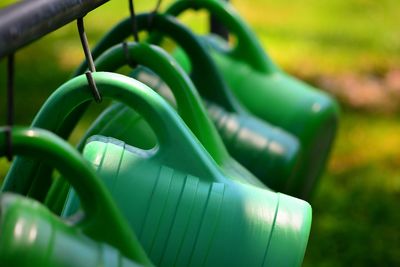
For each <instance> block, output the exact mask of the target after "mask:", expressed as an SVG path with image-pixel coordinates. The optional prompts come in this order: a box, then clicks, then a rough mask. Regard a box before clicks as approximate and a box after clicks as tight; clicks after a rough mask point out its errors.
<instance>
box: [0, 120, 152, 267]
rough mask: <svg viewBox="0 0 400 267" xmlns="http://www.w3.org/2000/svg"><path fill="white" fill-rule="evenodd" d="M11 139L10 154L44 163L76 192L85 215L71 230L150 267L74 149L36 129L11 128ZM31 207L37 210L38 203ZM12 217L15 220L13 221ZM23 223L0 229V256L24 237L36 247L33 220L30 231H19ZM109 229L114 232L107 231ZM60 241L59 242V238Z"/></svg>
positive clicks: (0, 144)
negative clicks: (53, 168) (54, 169)
mask: <svg viewBox="0 0 400 267" xmlns="http://www.w3.org/2000/svg"><path fill="white" fill-rule="evenodd" d="M6 131H7V129H6V128H4V127H0V156H4V153H5V152H4V151H6V144H7V141H6V140H7V138H6ZM11 140H12V149H13V153H15V154H18V155H23V156H26V157H31V158H35V159H41V160H46V162H47V163H48V164H51V165H52V166H54V167H56V168H57V169H58V170H59V171H60V173H61V174H63V175H64V177H65V178H66V179H67V180H68V182H69V183H70V184H71V186H72V187H73V188H74V189H75V190H76V192H77V195H78V196H79V199H80V201H81V203H82V208H83V211H84V216H83V217H82V219H81V220H80V221H77V222H75V223H74V227H73V228H74V230H73V231H75V232H80V233H81V234H85V235H87V236H88V237H90V238H92V239H94V240H96V241H99V242H105V243H108V244H110V245H112V246H114V247H115V248H117V249H119V250H120V251H121V253H123V254H124V255H125V256H126V257H129V258H131V259H133V260H136V261H137V262H139V263H142V264H145V265H151V264H150V261H149V260H148V258H147V256H146V254H145V253H144V252H143V250H142V248H141V246H140V244H139V242H138V241H137V238H136V236H135V235H134V233H133V232H132V230H131V229H130V227H129V226H128V224H127V223H126V221H125V220H124V218H123V216H122V214H121V213H120V211H119V210H118V208H117V207H116V206H115V203H114V202H113V200H112V198H111V197H110V195H109V192H108V191H107V189H106V188H105V186H104V185H103V184H102V183H101V182H100V180H99V179H98V178H97V175H96V173H95V172H94V169H93V168H92V167H91V166H90V165H89V164H88V163H87V162H86V161H85V159H83V158H82V156H81V155H80V154H79V153H78V152H77V151H76V150H75V149H74V148H72V147H71V146H70V145H69V144H68V143H66V142H65V141H64V140H62V139H60V138H59V137H57V136H56V135H54V134H52V133H50V132H48V131H45V130H39V129H35V128H22V127H14V128H13V129H12V131H11ZM7 203H8V202H7V201H5V202H2V204H6V206H4V205H2V206H1V213H0V219H1V221H0V222H1V223H4V217H3V215H4V214H5V213H7V212H6V211H7V205H8V204H7ZM18 203H19V201H17V204H16V205H17V206H18V205H19V204H18ZM24 203H25V201H22V202H21V203H20V204H21V205H22V206H23V205H25V204H26V203H25V204H24ZM34 206H36V207H37V206H38V204H35V205H34ZM38 209H39V210H38V214H39V216H41V215H40V213H41V211H40V210H41V208H38ZM22 212H24V211H22ZM34 213H35V212H33V214H32V215H34ZM38 214H37V215H38ZM9 216H11V220H15V219H17V217H18V216H19V215H18V212H16V213H12V212H11V214H9ZM13 216H17V217H14V218H13ZM28 217H29V216H28ZM47 218H48V217H47ZM48 219H49V218H48ZM53 220H54V219H53ZM25 222H26V223H28V222H29V220H26V221H25V220H22V221H19V224H20V226H19V227H20V230H18V229H16V231H12V230H10V229H8V230H4V231H3V229H2V231H1V235H0V248H1V249H0V255H5V254H7V251H6V250H9V251H12V250H13V247H14V245H15V246H16V247H17V246H19V245H20V244H19V243H18V242H19V241H20V239H19V238H21V239H22V240H25V241H26V238H28V239H29V238H30V239H31V240H30V241H31V243H28V244H27V245H29V246H30V247H32V246H34V245H35V244H34V241H35V238H36V236H35V233H34V232H32V231H35V229H36V228H34V227H35V225H36V221H35V220H32V221H30V222H29V223H30V225H31V226H32V228H31V231H30V232H22V228H21V227H24V226H27V225H24V223H25ZM15 223H18V221H15ZM39 225H40V223H39V224H37V226H39ZM8 227H17V226H15V225H14V224H13V223H11V224H8ZM69 228H71V229H72V226H69ZM26 229H29V228H26ZM39 229H40V230H41V228H38V229H37V230H39ZM56 229H57V226H56V225H53V230H54V231H56ZM109 229H113V230H112V231H109ZM71 231H72V230H71ZM22 235H23V236H22ZM12 236H14V238H12ZM32 236H33V237H32ZM60 238H61V239H62V237H60ZM45 239H46V241H47V242H50V239H51V236H47V238H46V237H45ZM5 240H8V241H9V242H11V243H3V241H4V242H6V241H5ZM63 242H68V240H64V241H63ZM49 245H50V246H49ZM46 246H47V247H48V248H51V242H50V243H49V244H46ZM46 252H47V251H46ZM3 253H4V254H3ZM70 256H75V255H70ZM0 259H1V258H0Z"/></svg>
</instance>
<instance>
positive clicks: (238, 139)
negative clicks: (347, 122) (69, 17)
mask: <svg viewBox="0 0 400 267" xmlns="http://www.w3.org/2000/svg"><path fill="white" fill-rule="evenodd" d="M148 19H149V18H148V15H146V14H140V15H138V16H137V22H138V30H139V31H140V30H144V29H147V30H148V27H149V26H148V23H147V22H148ZM130 27H131V25H130V20H129V19H126V20H124V21H122V22H121V23H119V24H118V25H117V26H115V27H114V28H113V29H112V30H111V31H110V32H108V33H107V35H106V36H105V37H104V38H102V40H100V42H99V43H98V44H97V45H96V47H95V48H94V49H93V56H94V57H95V58H96V57H98V56H99V55H100V54H101V53H102V52H104V51H105V50H106V49H108V48H109V47H110V46H112V45H114V44H118V43H120V42H122V41H123V40H124V39H126V38H127V37H129V35H130V29H131V28H130ZM151 29H152V30H154V31H156V30H157V31H160V32H162V33H163V34H166V35H168V36H169V37H171V38H172V39H173V40H174V41H176V42H177V43H178V44H179V45H181V46H182V47H183V48H184V49H185V51H186V52H188V55H190V57H191V61H192V62H195V63H196V64H193V70H194V71H193V73H192V79H193V82H194V84H195V85H196V88H197V89H198V91H199V93H200V94H202V96H203V97H205V98H207V99H209V100H210V99H211V100H213V101H215V102H218V104H221V105H222V106H223V107H224V108H220V110H221V111H222V112H220V113H218V114H216V113H215V112H212V111H210V112H209V115H211V118H212V120H213V121H214V122H215V123H216V126H217V128H218V131H219V133H220V134H221V135H222V137H223V141H224V143H225V145H226V146H227V148H228V150H229V153H231V154H232V155H233V156H234V157H235V159H237V160H239V162H240V163H241V164H244V165H245V167H246V168H249V169H250V171H252V172H253V173H254V174H255V175H256V176H257V177H259V178H260V179H261V180H262V181H263V182H264V183H265V184H266V185H268V186H270V187H271V188H273V189H274V190H279V191H285V190H286V191H287V186H288V184H289V182H288V181H291V180H292V179H293V177H294V175H295V171H296V167H297V163H298V155H299V150H300V147H299V144H298V141H297V140H296V138H295V137H293V136H292V135H291V134H288V133H285V132H283V131H281V130H279V129H277V128H276V127H273V126H271V125H269V124H267V123H265V122H262V121H261V120H258V119H257V118H255V117H254V116H253V115H250V114H249V113H247V112H246V111H245V110H244V109H243V108H241V106H240V104H239V103H238V102H237V101H236V100H235V99H234V98H233V96H232V95H231V93H230V91H229V90H228V89H227V88H226V85H225V83H224V81H223V80H222V78H221V77H220V75H219V74H218V70H217V69H216V67H215V65H214V64H213V62H212V60H211V58H210V56H209V55H208V54H207V53H206V51H205V48H203V46H202V44H201V43H199V42H198V40H197V38H196V37H195V36H194V34H193V33H191V32H190V31H189V30H188V29H187V28H186V27H184V26H183V25H181V24H178V23H177V21H175V20H174V19H173V18H172V17H166V16H162V15H154V18H153V22H152V26H151ZM82 71H84V65H81V67H80V68H79V69H78V72H82ZM216 108H218V106H216ZM224 109H226V110H227V111H226V112H224ZM228 111H233V112H234V113H233V112H232V113H230V112H228ZM213 115H216V116H213ZM121 116H122V115H121ZM121 122H122V120H121ZM96 123H98V122H96ZM231 125H234V126H235V125H238V127H233V128H232V127H230V126H231ZM109 129H111V128H110V127H109ZM110 133H111V132H107V134H110ZM250 135H251V136H257V138H258V139H257V140H259V141H260V142H254V141H253V140H252V139H251V138H250ZM113 136H114V135H113ZM148 136H151V135H148ZM115 137H118V138H121V137H122V135H118V136H115ZM123 140H125V141H127V142H128V140H126V139H123ZM141 140H142V139H141ZM128 143H130V142H128ZM130 144H131V143H130ZM135 145H137V144H135ZM247 155H251V156H247ZM255 162H259V163H258V164H254V163H255Z"/></svg>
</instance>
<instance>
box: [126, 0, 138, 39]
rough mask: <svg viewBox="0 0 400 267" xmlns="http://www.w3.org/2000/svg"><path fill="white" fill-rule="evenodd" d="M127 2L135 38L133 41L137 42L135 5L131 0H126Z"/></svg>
mask: <svg viewBox="0 0 400 267" xmlns="http://www.w3.org/2000/svg"><path fill="white" fill-rule="evenodd" d="M128 2H129V13H130V14H131V25H132V34H133V39H134V40H135V42H139V33H138V31H137V24H136V14H135V7H134V5H133V0H128Z"/></svg>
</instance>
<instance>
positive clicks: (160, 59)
mask: <svg viewBox="0 0 400 267" xmlns="http://www.w3.org/2000/svg"><path fill="white" fill-rule="evenodd" d="M126 49H127V51H125V49H124V46H123V45H122V44H120V45H116V46H113V47H112V48H110V49H109V50H107V51H106V52H104V53H103V54H102V55H101V56H100V57H99V58H98V59H97V60H96V62H95V64H96V69H97V70H98V71H116V70H117V69H118V68H120V67H123V66H124V65H126V64H127V60H128V59H127V58H126V57H127V56H129V57H130V59H131V60H133V61H134V62H135V63H137V64H140V65H143V66H145V67H148V68H149V69H151V70H153V71H154V72H155V73H156V74H158V75H159V76H160V77H161V79H163V80H164V81H165V82H166V84H167V85H168V86H169V87H170V88H171V90H172V92H173V94H174V96H175V99H176V102H177V106H178V112H179V114H180V115H181V117H182V119H183V120H184V121H185V123H186V124H187V125H188V126H189V128H190V129H191V130H192V132H193V133H194V134H195V135H196V136H197V138H198V139H199V140H200V142H201V143H202V144H203V146H204V147H205V148H206V150H207V151H208V152H209V153H210V154H211V156H212V157H213V159H214V160H215V161H216V162H217V163H221V162H222V161H223V160H224V159H225V158H227V157H228V152H227V151H226V149H225V146H224V144H223V142H222V140H221V138H220V136H219V134H218V132H217V130H216V129H215V127H214V125H213V124H212V122H211V121H210V119H209V117H208V115H207V111H206V110H205V108H204V106H203V104H202V100H201V98H200V96H199V95H198V93H197V90H196V88H195V87H194V85H193V83H192V82H191V80H190V79H189V77H188V76H187V75H186V73H185V72H184V71H183V70H182V68H180V67H179V65H178V64H177V63H176V61H175V60H174V59H173V58H172V57H171V56H170V55H169V54H167V53H166V52H165V51H164V50H162V49H161V48H159V47H157V46H153V45H148V44H145V43H129V44H127V47H126ZM126 52H128V55H126Z"/></svg>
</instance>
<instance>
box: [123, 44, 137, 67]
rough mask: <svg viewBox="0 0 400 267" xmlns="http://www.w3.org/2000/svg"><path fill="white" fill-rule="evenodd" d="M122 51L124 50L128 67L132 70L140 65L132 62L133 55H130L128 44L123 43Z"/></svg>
mask: <svg viewBox="0 0 400 267" xmlns="http://www.w3.org/2000/svg"><path fill="white" fill-rule="evenodd" d="M122 49H123V50H124V55H125V60H126V63H127V64H128V66H129V67H131V68H132V69H134V68H136V67H137V66H138V64H137V63H136V62H135V61H133V60H132V58H131V55H130V54H129V48H128V43H127V42H123V43H122Z"/></svg>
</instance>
